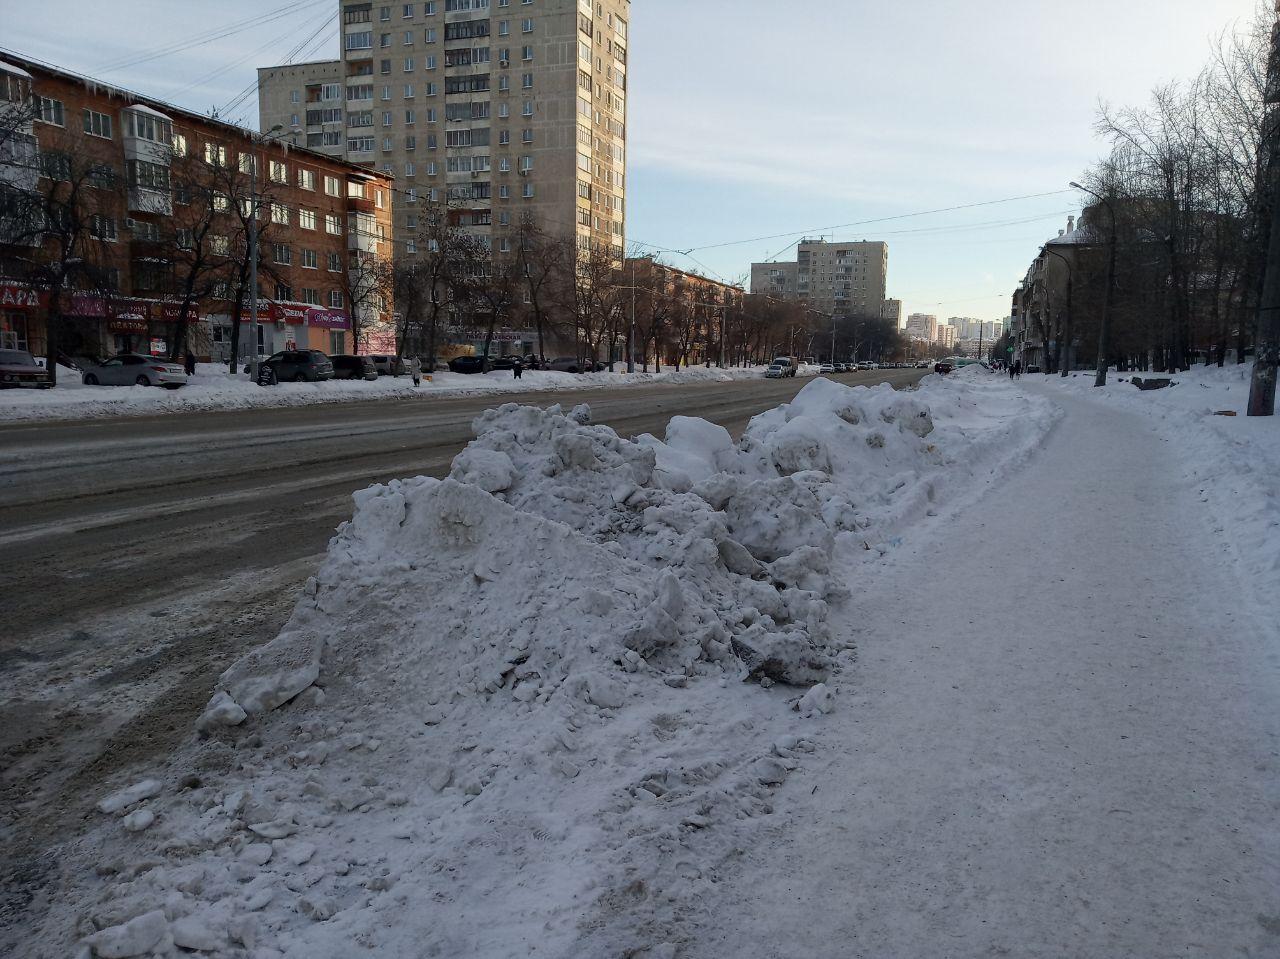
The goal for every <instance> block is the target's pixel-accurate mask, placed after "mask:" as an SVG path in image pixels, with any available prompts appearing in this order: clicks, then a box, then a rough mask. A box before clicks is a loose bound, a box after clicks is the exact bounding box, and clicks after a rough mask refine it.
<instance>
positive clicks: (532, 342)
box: [440, 326, 538, 362]
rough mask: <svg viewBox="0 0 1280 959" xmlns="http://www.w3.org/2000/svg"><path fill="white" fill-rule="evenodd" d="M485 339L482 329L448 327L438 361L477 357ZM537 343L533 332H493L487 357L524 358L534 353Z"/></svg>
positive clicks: (485, 334) (486, 335)
mask: <svg viewBox="0 0 1280 959" xmlns="http://www.w3.org/2000/svg"><path fill="white" fill-rule="evenodd" d="M487 337H488V331H487V330H485V329H484V328H482V327H480V328H478V327H455V326H451V327H448V328H446V330H445V346H444V348H442V349H441V350H440V359H441V360H442V361H445V362H447V361H448V360H450V359H452V358H453V357H455V356H479V355H480V354H481V353H483V352H484V344H485V339H486V338H487ZM537 342H538V334H537V333H535V332H534V331H533V330H494V331H493V340H492V342H491V343H490V345H489V356H490V357H499V356H525V355H527V354H529V353H533V352H535V351H536V347H537Z"/></svg>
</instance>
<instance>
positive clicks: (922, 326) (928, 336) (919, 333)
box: [906, 313, 938, 343]
mask: <svg viewBox="0 0 1280 959" xmlns="http://www.w3.org/2000/svg"><path fill="white" fill-rule="evenodd" d="M906 333H907V336H909V337H911V338H912V339H913V340H924V341H925V342H926V343H932V342H934V341H935V340H936V339H937V338H938V318H937V317H936V316H933V315H932V314H929V313H912V314H911V315H910V316H909V317H907V328H906Z"/></svg>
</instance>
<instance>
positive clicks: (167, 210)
mask: <svg viewBox="0 0 1280 959" xmlns="http://www.w3.org/2000/svg"><path fill="white" fill-rule="evenodd" d="M128 193H129V212H130V213H149V214H154V215H155V216H173V196H172V195H171V194H170V193H169V191H168V190H154V189H151V188H150V187H144V186H138V185H131V186H130V187H129V191H128Z"/></svg>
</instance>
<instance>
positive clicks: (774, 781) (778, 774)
mask: <svg viewBox="0 0 1280 959" xmlns="http://www.w3.org/2000/svg"><path fill="white" fill-rule="evenodd" d="M751 771H752V774H753V775H754V776H755V777H756V781H757V782H759V783H761V784H763V785H765V786H778V785H780V784H782V783H784V782H786V780H787V767H786V766H784V765H782V763H780V762H778V761H777V760H776V759H772V758H770V757H768V756H764V757H762V758H760V759H757V760H756V761H755V764H754V765H753V766H752V767H751Z"/></svg>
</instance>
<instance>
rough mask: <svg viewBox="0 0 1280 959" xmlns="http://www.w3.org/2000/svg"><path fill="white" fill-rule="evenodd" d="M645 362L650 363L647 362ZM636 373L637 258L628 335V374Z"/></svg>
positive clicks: (632, 263)
mask: <svg viewBox="0 0 1280 959" xmlns="http://www.w3.org/2000/svg"><path fill="white" fill-rule="evenodd" d="M645 362H648V361H647V360H646V361H645ZM635 371H636V258H635V257H634V256H633V257H632V258H631V330H630V331H629V332H628V333H627V372H628V373H634V372H635Z"/></svg>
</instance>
